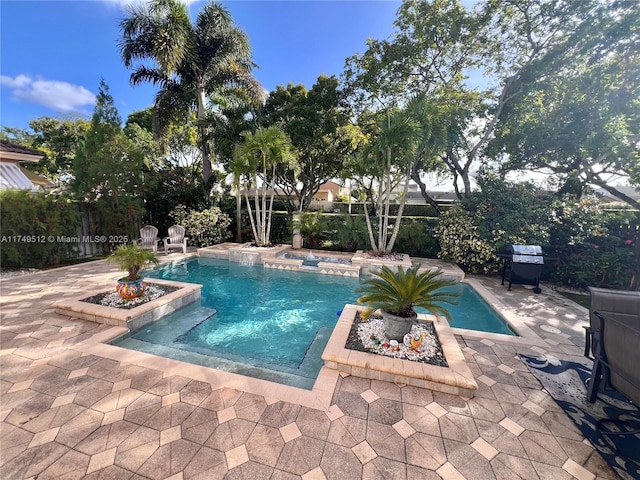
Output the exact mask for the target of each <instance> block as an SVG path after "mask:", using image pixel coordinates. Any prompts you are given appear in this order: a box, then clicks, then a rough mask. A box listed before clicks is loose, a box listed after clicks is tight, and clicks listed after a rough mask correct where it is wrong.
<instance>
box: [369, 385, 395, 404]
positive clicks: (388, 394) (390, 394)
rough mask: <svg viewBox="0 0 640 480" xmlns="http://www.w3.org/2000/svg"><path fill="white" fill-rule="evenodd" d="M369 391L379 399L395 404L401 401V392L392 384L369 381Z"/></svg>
mask: <svg viewBox="0 0 640 480" xmlns="http://www.w3.org/2000/svg"><path fill="white" fill-rule="evenodd" d="M371 390H372V391H373V392H374V393H375V394H376V395H378V396H379V397H380V398H386V399H388V400H395V401H396V402H401V401H402V390H401V388H400V387H399V386H397V385H395V384H393V383H390V382H381V381H380V380H371Z"/></svg>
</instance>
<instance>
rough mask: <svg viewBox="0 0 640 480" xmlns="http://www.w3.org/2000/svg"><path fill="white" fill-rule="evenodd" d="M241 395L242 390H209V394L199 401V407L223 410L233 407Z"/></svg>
mask: <svg viewBox="0 0 640 480" xmlns="http://www.w3.org/2000/svg"><path fill="white" fill-rule="evenodd" d="M241 396H242V392H239V391H238V390H234V389H231V388H219V389H217V390H214V391H213V392H211V395H209V396H208V397H207V398H205V399H204V400H203V401H202V403H200V407H202V408H208V409H209V410H215V411H220V410H224V409H225V408H229V407H233V406H234V405H235V403H236V402H237V401H238V399H239V398H240V397H241Z"/></svg>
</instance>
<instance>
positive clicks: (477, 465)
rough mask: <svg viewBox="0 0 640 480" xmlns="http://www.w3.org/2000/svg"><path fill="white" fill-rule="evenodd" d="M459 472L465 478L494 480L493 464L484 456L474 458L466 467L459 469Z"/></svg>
mask: <svg viewBox="0 0 640 480" xmlns="http://www.w3.org/2000/svg"><path fill="white" fill-rule="evenodd" d="M457 470H458V472H459V473H460V474H461V475H462V476H463V477H465V478H469V479H474V480H494V479H495V478H496V476H495V474H494V473H493V468H492V467H491V463H490V462H489V460H487V459H486V458H485V457H484V456H482V455H480V454H478V455H475V456H473V457H472V458H471V459H470V460H469V461H468V462H466V463H465V464H464V465H461V466H460V467H458V468H457Z"/></svg>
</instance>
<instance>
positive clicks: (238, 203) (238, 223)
mask: <svg viewBox="0 0 640 480" xmlns="http://www.w3.org/2000/svg"><path fill="white" fill-rule="evenodd" d="M236 242H238V243H242V196H241V195H240V185H238V189H237V190H236Z"/></svg>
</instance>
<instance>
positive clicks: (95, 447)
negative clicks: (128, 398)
mask: <svg viewBox="0 0 640 480" xmlns="http://www.w3.org/2000/svg"><path fill="white" fill-rule="evenodd" d="M137 429H138V425H136V424H134V423H130V422H127V421H122V422H116V423H112V424H110V425H104V426H102V427H100V428H98V429H97V430H95V431H94V432H93V433H91V434H90V435H89V436H87V437H86V438H85V439H84V440H82V441H81V442H80V443H78V444H77V445H76V446H75V447H74V449H75V450H78V451H79V452H82V453H85V454H87V455H96V454H98V453H100V452H103V451H105V450H109V449H111V448H114V447H117V446H118V445H120V443H122V442H123V441H125V440H126V439H127V438H128V437H129V436H130V435H131V434H132V433H133V432H135V431H136V430H137Z"/></svg>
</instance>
